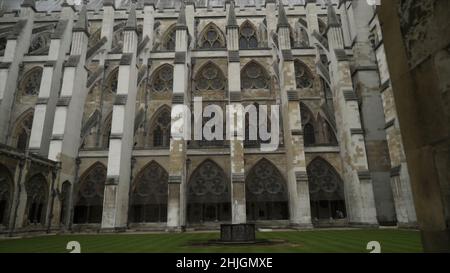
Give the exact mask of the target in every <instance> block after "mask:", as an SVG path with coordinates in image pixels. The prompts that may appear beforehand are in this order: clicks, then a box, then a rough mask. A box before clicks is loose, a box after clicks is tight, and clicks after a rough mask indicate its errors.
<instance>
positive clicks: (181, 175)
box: [0, 0, 416, 232]
mask: <svg viewBox="0 0 450 273" xmlns="http://www.w3.org/2000/svg"><path fill="white" fill-rule="evenodd" d="M87 2H88V3H87V4H81V5H79V6H76V5H74V4H73V1H63V4H62V5H59V4H58V5H55V4H54V3H53V4H50V3H47V4H44V3H42V2H36V3H35V1H32V0H26V1H23V3H21V4H20V9H19V11H18V12H15V11H14V8H15V6H14V4H12V2H11V3H7V4H6V5H4V7H5V10H4V11H2V16H1V17H0V131H1V132H0V143H2V147H0V227H1V232H7V231H10V232H21V231H27V230H31V229H33V230H47V229H49V230H60V229H61V230H68V229H72V230H75V231H78V230H91V229H93V230H102V231H105V232H106V231H116V230H124V229H131V230H140V229H157V230H175V231H180V230H184V229H185V228H217V227H218V225H219V224H220V223H228V222H230V223H245V222H255V223H257V224H258V225H259V226H267V227H295V228H311V227H314V226H349V225H358V226H359V225H363V226H377V225H379V224H393V223H398V224H399V225H400V224H401V225H407V226H414V225H415V222H416V220H415V212H414V207H413V206H412V196H411V193H410V190H409V191H408V187H410V186H409V176H408V167H407V164H406V160H405V159H404V156H403V146H402V143H401V137H400V131H399V129H398V123H397V122H396V114H395V107H394V104H393V98H392V95H391V94H390V93H389V86H388V79H389V72H388V71H387V68H386V65H385V64H384V62H385V60H384V59H383V58H384V57H383V56H384V55H383V53H382V51H380V48H381V47H375V49H373V48H372V45H371V39H370V37H372V36H370V34H371V31H372V33H373V27H372V26H373V25H374V22H376V21H374V20H372V21H370V18H372V17H373V16H372V15H373V10H372V9H371V8H370V7H363V6H361V5H359V4H356V3H354V2H355V1H332V3H329V4H322V3H319V2H316V1H301V0H299V1H294V0H292V1H283V2H286V3H285V4H282V3H281V2H279V1H274V0H272V1H269V0H267V1H152V0H145V1H137V3H135V2H134V1H130V2H129V3H127V2H124V3H122V2H123V1H109V0H104V1H96V0H93V1H87ZM338 2H339V3H338ZM50 9H52V10H53V12H51V13H46V11H48V10H50ZM369 21H370V22H369ZM369 23H370V24H371V25H369ZM377 35H378V37H380V36H381V33H380V32H379V31H378V32H377ZM379 39H380V38H379ZM375 57H376V60H375ZM378 78H380V79H381V83H380V82H379V81H377V80H378ZM380 86H381V87H380ZM196 97H201V98H202V100H203V108H205V107H206V106H208V105H217V106H218V107H220V108H221V109H222V110H223V111H225V109H226V106H227V105H234V106H238V105H239V104H242V105H243V106H252V105H253V106H255V109H258V106H260V105H268V106H270V105H279V106H280V121H279V126H280V134H279V137H280V141H281V143H280V145H279V147H278V149H277V150H275V151H270V152H268V151H263V150H261V149H260V147H261V144H262V143H264V140H261V139H259V140H248V135H249V132H250V131H251V130H252V129H253V128H257V127H258V126H257V125H255V124H248V122H246V123H245V124H238V126H237V129H236V131H235V132H232V135H233V136H234V138H233V139H232V140H214V141H207V140H206V139H203V140H191V139H186V135H185V134H184V133H185V132H186V131H185V130H186V128H187V127H189V126H190V124H192V123H193V122H194V120H193V117H191V116H189V115H186V112H185V109H190V110H192V112H193V111H194V109H195V103H196V101H195V98H196ZM269 108H270V107H269ZM224 113H225V112H224ZM258 115H259V114H258ZM228 118H235V116H234V115H231V116H229V117H228ZM243 119H244V121H245V120H248V117H247V115H244V117H243ZM207 122H208V119H204V120H203V124H205V123H207ZM223 122H224V124H225V115H224V118H223ZM175 123H176V124H177V128H178V129H179V130H178V131H173V132H171V124H175ZM380 124H381V125H380ZM268 127H269V128H270V127H271V124H270V123H269V124H268ZM380 127H382V128H380ZM194 132H195V129H194V127H193V126H192V127H191V132H190V133H191V134H192V135H193V134H194ZM174 133H175V135H174ZM224 134H225V132H224ZM400 189H401V192H400Z"/></svg>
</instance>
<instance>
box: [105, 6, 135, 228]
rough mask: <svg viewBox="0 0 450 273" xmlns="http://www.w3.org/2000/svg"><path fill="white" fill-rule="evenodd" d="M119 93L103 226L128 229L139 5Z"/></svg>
mask: <svg viewBox="0 0 450 273" xmlns="http://www.w3.org/2000/svg"><path fill="white" fill-rule="evenodd" d="M123 39H124V41H123V54H122V59H121V60H120V66H119V76H118V85H117V95H116V100H115V102H114V106H113V113H112V125H111V136H110V144H109V153H108V170H107V180H106V185H105V194H104V201H103V216H102V229H118V228H126V225H127V221H128V203H129V188H130V172H131V163H130V162H131V152H132V149H133V137H134V118H135V111H136V109H135V108H136V93H137V87H136V85H137V74H138V73H137V67H136V53H137V43H138V35H137V25H136V7H135V5H134V4H132V6H131V9H130V14H129V16H128V21H127V24H126V26H125V28H124V38H123Z"/></svg>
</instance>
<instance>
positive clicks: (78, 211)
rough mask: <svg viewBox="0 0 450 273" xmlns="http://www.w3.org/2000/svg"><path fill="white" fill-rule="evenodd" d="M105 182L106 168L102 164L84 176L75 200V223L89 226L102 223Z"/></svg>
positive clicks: (92, 168)
mask: <svg viewBox="0 0 450 273" xmlns="http://www.w3.org/2000/svg"><path fill="white" fill-rule="evenodd" d="M105 181H106V168H105V167H104V166H103V165H101V164H100V163H97V164H96V165H94V166H93V167H91V169H90V170H89V171H88V172H87V174H86V175H84V177H83V178H82V180H81V182H80V184H79V190H78V195H77V199H76V200H75V204H76V205H75V209H74V219H73V222H74V223H76V224H87V223H100V222H101V221H102V211H103V192H104V190H105Z"/></svg>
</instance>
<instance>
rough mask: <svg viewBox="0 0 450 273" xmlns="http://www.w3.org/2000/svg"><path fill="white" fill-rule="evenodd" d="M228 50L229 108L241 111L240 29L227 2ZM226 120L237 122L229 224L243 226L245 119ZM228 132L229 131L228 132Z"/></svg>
mask: <svg viewBox="0 0 450 273" xmlns="http://www.w3.org/2000/svg"><path fill="white" fill-rule="evenodd" d="M226 8H227V10H228V23H227V27H226V29H227V49H228V91H229V103H230V109H233V111H234V110H236V111H241V110H242V99H241V74H240V70H241V64H240V57H239V26H238V24H237V21H236V14H235V7H234V2H231V3H227V5H226ZM228 114H229V117H228V119H227V126H230V125H231V124H230V122H229V120H236V121H237V120H240V121H241V122H240V123H239V124H234V126H235V130H234V131H232V132H230V160H231V164H230V165H231V174H230V177H231V215H232V218H231V222H232V223H233V224H242V223H245V222H246V220H247V216H246V204H245V173H244V172H245V171H244V170H245V169H244V142H243V139H244V137H245V134H244V124H243V123H244V120H245V118H244V116H243V112H240V113H239V112H232V113H231V112H230V113H228ZM227 131H228V130H227Z"/></svg>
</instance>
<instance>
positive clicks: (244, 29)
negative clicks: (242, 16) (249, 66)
mask: <svg viewBox="0 0 450 273" xmlns="http://www.w3.org/2000/svg"><path fill="white" fill-rule="evenodd" d="M257 47H258V38H257V36H256V30H255V28H254V27H253V25H252V24H251V23H250V22H248V21H246V22H245V23H244V24H243V25H242V26H241V28H240V30H239V48H240V49H250V48H257Z"/></svg>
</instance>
